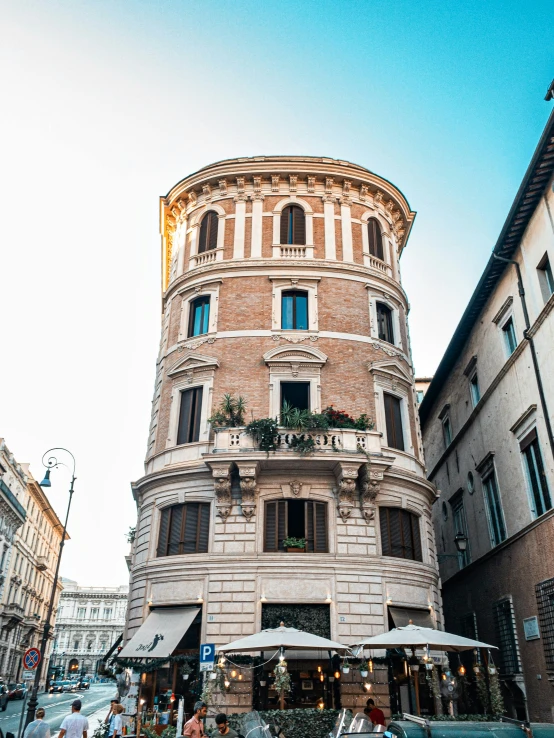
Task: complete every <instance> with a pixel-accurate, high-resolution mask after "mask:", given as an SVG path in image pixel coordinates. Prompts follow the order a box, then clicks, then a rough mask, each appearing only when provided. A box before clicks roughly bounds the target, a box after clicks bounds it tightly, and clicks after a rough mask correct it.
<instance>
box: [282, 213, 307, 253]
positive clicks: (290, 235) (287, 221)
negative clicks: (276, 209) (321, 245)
mask: <svg viewBox="0 0 554 738" xmlns="http://www.w3.org/2000/svg"><path fill="white" fill-rule="evenodd" d="M281 243H282V244H285V245H287V244H288V245H293V244H294V245H305V243H306V216H305V215H304V210H303V209H302V208H301V207H300V206H299V205H287V207H286V208H284V209H283V212H282V213H281Z"/></svg>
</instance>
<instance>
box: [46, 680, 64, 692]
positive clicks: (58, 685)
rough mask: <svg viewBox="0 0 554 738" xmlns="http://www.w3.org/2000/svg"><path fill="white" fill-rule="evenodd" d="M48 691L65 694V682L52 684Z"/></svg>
mask: <svg viewBox="0 0 554 738" xmlns="http://www.w3.org/2000/svg"><path fill="white" fill-rule="evenodd" d="M48 691H49V692H50V693H52V692H63V682H60V681H55V682H50V686H49V687H48Z"/></svg>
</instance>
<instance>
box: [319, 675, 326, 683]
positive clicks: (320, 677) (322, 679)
mask: <svg viewBox="0 0 554 738" xmlns="http://www.w3.org/2000/svg"><path fill="white" fill-rule="evenodd" d="M319 681H320V682H324V681H325V677H324V675H323V674H320V675H319Z"/></svg>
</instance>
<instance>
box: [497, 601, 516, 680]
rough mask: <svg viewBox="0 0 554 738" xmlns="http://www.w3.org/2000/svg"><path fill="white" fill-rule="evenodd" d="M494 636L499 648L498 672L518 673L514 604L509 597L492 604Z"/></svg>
mask: <svg viewBox="0 0 554 738" xmlns="http://www.w3.org/2000/svg"><path fill="white" fill-rule="evenodd" d="M493 611H494V623H495V628H496V637H497V639H498V646H499V649H500V672H501V673H502V674H519V673H520V672H521V662H520V657H519V646H518V642H517V635H516V629H515V616H514V606H513V603H512V600H511V598H510V597H506V598H505V599H503V600H500V601H499V602H495V603H494V605H493Z"/></svg>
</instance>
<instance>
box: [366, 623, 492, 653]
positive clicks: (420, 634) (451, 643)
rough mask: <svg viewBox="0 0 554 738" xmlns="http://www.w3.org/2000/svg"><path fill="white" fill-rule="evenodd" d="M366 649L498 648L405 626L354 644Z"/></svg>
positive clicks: (421, 628)
mask: <svg viewBox="0 0 554 738" xmlns="http://www.w3.org/2000/svg"><path fill="white" fill-rule="evenodd" d="M355 646H363V647H364V648H406V647H408V648H426V647H427V646H429V648H432V649H435V650H437V651H454V652H456V653H459V652H461V651H470V650H472V649H474V648H496V646H491V645H490V644H489V643H483V642H482V641H474V640H473V639H472V638H464V637H463V636H459V635H456V634H455V633H447V632H446V631H444V630H435V629H434V628H423V627H421V626H419V625H412V624H410V625H404V626H402V627H400V628H393V629H392V630H389V631H388V632H387V633H380V634H379V635H375V636H371V637H370V638H364V639H363V640H361V641H357V642H356V643H354V644H352V646H351V648H354V647H355Z"/></svg>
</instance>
